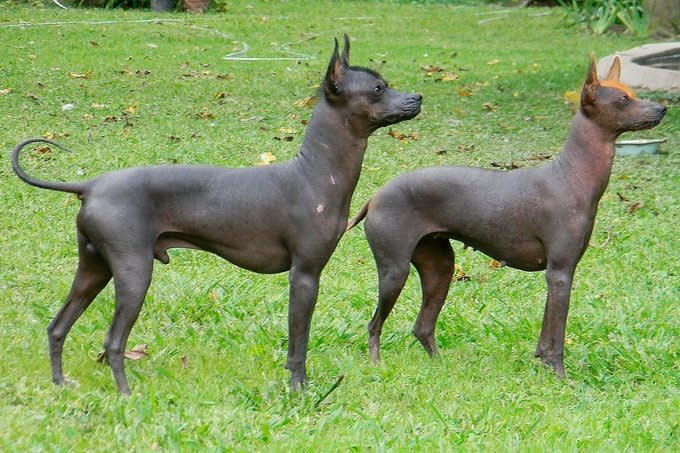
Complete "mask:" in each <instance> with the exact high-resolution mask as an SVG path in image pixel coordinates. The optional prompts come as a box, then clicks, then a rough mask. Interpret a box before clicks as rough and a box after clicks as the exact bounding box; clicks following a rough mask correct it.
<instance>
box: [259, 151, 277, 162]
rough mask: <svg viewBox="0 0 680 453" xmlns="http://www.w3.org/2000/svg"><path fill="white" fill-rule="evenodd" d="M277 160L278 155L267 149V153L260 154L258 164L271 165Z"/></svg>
mask: <svg viewBox="0 0 680 453" xmlns="http://www.w3.org/2000/svg"><path fill="white" fill-rule="evenodd" d="M275 160H276V156H275V155H274V154H272V153H270V152H269V151H267V152H266V153H262V154H260V161H259V162H258V163H257V165H270V164H271V163H272V162H274V161H275Z"/></svg>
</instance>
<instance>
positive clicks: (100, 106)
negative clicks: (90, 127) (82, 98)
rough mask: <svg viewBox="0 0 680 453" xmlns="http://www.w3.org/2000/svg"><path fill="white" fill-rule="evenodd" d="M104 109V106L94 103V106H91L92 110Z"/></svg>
mask: <svg viewBox="0 0 680 453" xmlns="http://www.w3.org/2000/svg"><path fill="white" fill-rule="evenodd" d="M105 107H106V105H105V104H96V103H95V104H92V108H93V109H103V108H105Z"/></svg>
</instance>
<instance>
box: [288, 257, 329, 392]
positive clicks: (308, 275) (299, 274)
mask: <svg viewBox="0 0 680 453" xmlns="http://www.w3.org/2000/svg"><path fill="white" fill-rule="evenodd" d="M320 274H321V269H316V268H315V267H311V268H309V267H304V266H299V265H296V264H293V266H292V267H291V269H290V272H289V275H288V282H289V284H290V299H289V301H288V361H287V363H286V368H287V369H288V370H290V389H291V391H298V390H301V389H302V387H304V385H305V383H306V381H307V374H306V368H305V360H306V357H307V341H308V340H309V328H310V324H311V321H312V313H313V312H314V306H315V305H316V298H317V296H318V294H319V276H320Z"/></svg>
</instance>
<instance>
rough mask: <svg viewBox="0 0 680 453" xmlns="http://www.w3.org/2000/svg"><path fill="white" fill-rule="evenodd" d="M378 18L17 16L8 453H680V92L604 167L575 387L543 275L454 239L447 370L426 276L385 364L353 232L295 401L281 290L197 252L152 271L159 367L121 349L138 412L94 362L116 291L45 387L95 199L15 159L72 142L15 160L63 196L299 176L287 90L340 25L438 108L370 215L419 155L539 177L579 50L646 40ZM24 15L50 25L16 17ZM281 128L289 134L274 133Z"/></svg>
mask: <svg viewBox="0 0 680 453" xmlns="http://www.w3.org/2000/svg"><path fill="white" fill-rule="evenodd" d="M393 3H394V2H393ZM2 6H3V7H4V6H5V5H4V4H3V5H2ZM388 6H389V7H388ZM388 6H386V3H385V2H367V1H346V0H345V1H331V0H296V1H283V0H269V1H264V0H247V1H234V2H231V5H230V6H229V7H228V10H227V12H226V13H222V14H216V13H211V14H203V15H200V16H189V15H183V14H182V15H180V14H174V13H171V14H168V15H166V16H163V17H168V18H170V19H172V21H166V22H158V21H149V22H139V21H140V20H149V19H154V18H158V17H159V15H158V14H157V13H152V12H150V11H141V10H123V9H115V10H105V9H90V8H88V9H78V8H74V9H72V10H70V11H62V10H59V9H57V8H51V7H50V8H43V9H35V8H32V7H27V6H25V5H23V6H16V5H15V6H12V7H8V8H3V9H2V18H0V43H2V60H1V61H0V118H1V119H2V121H0V147H1V148H2V150H3V152H2V156H3V160H2V164H0V207H1V208H0V231H1V232H2V234H0V250H2V253H0V301H1V302H0V325H1V326H2V331H1V333H0V353H2V360H0V451H3V452H4V451H7V452H15V451H19V452H24V451H26V452H28V451H63V452H67V451H75V452H80V451H87V452H100V451H101V452H108V451H135V452H137V451H142V452H146V451H209V452H212V451H248V452H249V451H267V452H268V451H274V452H276V451H303V452H306V451H324V452H325V451H329V452H346V451H416V452H418V451H422V452H430V451H465V452H467V451H470V452H475V451H490V452H496V451H528V452H542V451H546V452H575V451H586V452H591V451H593V452H617V453H618V452H626V451H634V452H665V451H668V452H676V451H680V426H679V425H678V414H679V413H680V372H679V369H678V367H679V366H680V342H679V341H678V338H680V324H679V323H678V319H680V304H679V303H678V301H680V266H679V265H678V258H677V254H678V250H680V235H678V225H680V205H679V204H678V200H679V199H680V173H679V172H678V168H680V152H679V151H678V150H680V108H679V107H678V106H677V105H674V104H671V105H669V111H668V114H667V116H666V119H665V120H664V122H663V123H662V124H661V125H659V126H658V127H657V128H656V129H654V130H652V131H647V132H645V133H644V134H643V135H642V136H643V137H666V138H668V142H667V143H665V144H664V145H663V146H662V150H663V151H665V154H661V155H657V156H647V157H642V158H624V159H619V158H617V159H615V162H614V168H613V171H612V179H611V181H610V184H609V187H608V189H607V191H606V193H605V195H604V197H603V199H602V201H601V203H600V206H599V209H598V219H597V222H596V225H595V230H594V232H593V236H592V238H591V242H592V243H593V244H594V245H596V246H597V247H591V248H590V249H589V250H588V251H587V252H586V254H585V256H584V258H583V260H582V261H581V263H580V265H579V267H578V268H577V270H576V276H575V281H574V290H573V295H572V299H571V309H570V315H569V323H568V325H567V345H566V351H565V365H566V367H567V372H568V374H569V376H570V378H569V380H567V381H564V382H563V381H559V380H557V379H555V378H554V377H553V376H552V375H551V374H550V372H549V371H548V370H546V369H545V368H544V367H543V366H542V365H541V364H540V363H539V362H537V361H536V360H535V359H534V358H533V355H532V353H533V349H534V347H535V345H536V340H537V336H538V332H539V328H540V323H541V319H542V311H543V306H544V303H545V294H546V289H545V280H544V275H543V274H542V273H527V272H520V271H516V270H513V269H509V268H501V269H495V268H493V267H491V266H490V265H489V259H488V258H487V257H486V256H484V255H482V254H481V253H479V252H474V251H473V250H471V249H464V248H463V247H462V246H461V244H459V243H454V244H453V245H454V250H455V252H456V262H457V263H458V264H459V265H460V266H461V267H462V268H463V270H464V271H465V272H466V274H467V275H468V276H469V277H470V281H460V282H455V283H453V284H452V288H451V291H450V293H449V296H448V299H447V303H446V306H445V307H444V310H443V312H442V315H441V317H440V320H439V323H438V325H437V341H438V344H439V347H440V352H441V357H440V358H439V359H438V360H430V359H429V358H428V357H427V356H426V354H425V353H424V352H423V350H422V348H421V347H420V345H419V344H418V343H417V341H416V340H415V339H414V337H413V336H412V335H411V328H412V325H413V322H414V320H415V317H416V315H417V312H418V308H419V305H420V289H419V282H418V276H417V275H415V274H413V275H411V277H410V278H409V280H408V282H407V284H406V287H405V289H404V292H403V293H402V295H401V297H400V299H399V301H398V302H397V304H396V306H395V308H394V311H393V314H392V315H391V316H390V319H389V320H388V322H387V323H386V325H385V327H384V330H383V344H384V347H383V362H382V363H381V364H379V365H375V366H374V365H371V364H370V363H369V362H368V357H367V353H366V349H367V344H366V343H367V333H366V324H367V322H368V320H369V319H370V317H371V314H372V311H373V309H374V308H375V303H376V300H375V299H376V295H377V277H376V271H375V265H374V263H373V259H372V256H371V252H370V250H369V247H368V244H367V243H366V239H365V237H364V235H363V232H362V227H361V226H359V227H357V228H356V229H353V230H351V231H349V232H348V233H347V234H345V235H344V237H343V238H342V240H341V241H340V243H339V246H338V249H337V250H336V252H335V253H334V255H333V257H332V258H331V260H330V262H329V263H328V266H327V267H326V269H325V270H324V273H323V275H322V279H321V290H320V296H319V302H318V304H317V306H316V312H315V315H314V318H313V321H312V329H311V335H310V351H309V360H308V371H309V377H310V384H309V387H308V389H307V392H306V393H305V394H304V395H289V394H288V392H287V388H286V384H287V379H288V373H287V372H286V370H284V363H285V360H286V352H287V341H286V338H287V320H286V311H287V300H288V284H287V278H286V275H285V274H279V275H258V274H254V273H251V272H247V271H244V270H241V269H238V268H236V267H235V266H233V265H230V264H229V263H227V262H225V261H224V260H221V259H219V258H217V257H215V256H213V255H210V254H208V253H200V252H197V251H190V250H172V251H171V252H170V255H171V262H170V264H169V265H167V266H163V265H160V264H157V265H156V266H155V270H154V280H153V283H152V285H151V288H150V290H149V293H148V297H147V299H146V302H145V304H144V307H143V309H142V313H141V315H140V317H139V320H138V321H137V323H136V325H135V326H134V328H133V330H132V334H131V337H130V343H129V347H130V348H131V347H133V346H135V345H137V344H142V343H144V344H148V345H149V355H148V357H147V358H145V359H142V360H139V361H128V362H127V370H128V378H129V379H130V383H131V385H132V391H133V395H132V396H131V397H130V398H122V397H119V396H118V395H116V393H115V384H114V382H113V378H112V376H111V371H110V370H109V368H108V367H107V366H105V365H103V364H99V363H98V362H97V361H96V358H97V354H98V352H99V351H101V349H102V343H103V341H104V338H105V336H106V332H107V329H108V327H109V324H110V321H111V316H112V313H113V310H114V294H113V289H112V288H111V287H109V288H107V289H106V290H105V291H104V292H103V293H102V294H101V295H100V296H99V297H98V298H97V299H96V300H95V301H94V302H93V303H92V305H91V306H90V308H89V309H88V310H87V311H86V312H85V313H84V314H83V316H82V317H81V318H80V319H79V320H78V322H77V323H76V325H75V326H74V328H73V329H72V331H71V334H70V335H69V337H68V339H67V340H66V342H65V348H64V370H65V373H66V377H67V379H68V382H69V383H68V385H66V386H65V387H61V388H58V387H55V386H54V385H52V383H51V382H50V374H49V373H50V370H49V358H48V351H47V341H46V334H45V328H46V326H47V324H48V323H49V321H50V319H51V318H52V317H53V316H54V315H55V313H56V312H57V311H58V310H59V309H60V308H61V306H62V304H63V302H64V298H65V297H66V294H67V293H68V291H69V288H70V284H71V279H72V277H73V272H74V271H75V267H76V264H77V251H76V240H75V233H76V231H75V218H76V214H77V212H78V209H79V205H80V201H79V200H78V199H77V198H76V197H74V196H70V195H67V194H63V193H56V192H51V191H45V190H39V189H36V188H33V187H29V186H27V185H26V184H24V183H23V182H21V181H20V180H18V178H17V177H16V176H15V175H14V173H13V172H12V169H11V166H10V163H9V159H8V156H9V151H10V150H11V149H12V148H13V147H14V146H15V145H16V144H17V143H18V142H19V141H21V140H22V139H24V138H28V137H33V136H43V135H47V136H50V137H54V139H55V140H57V141H60V142H62V143H64V145H66V146H68V147H69V148H71V149H73V150H74V151H75V152H74V153H60V152H57V151H54V152H53V153H52V154H49V153H44V154H41V153H30V152H29V153H27V154H26V155H25V156H24V158H23V160H22V163H23V164H24V166H25V167H26V168H27V170H28V171H29V172H30V173H31V174H33V175H35V176H39V177H43V178H46V179H54V180H64V181H65V180H77V179H86V178H91V177H94V176H95V175H98V174H101V173H103V172H106V171H109V170H114V169H120V168H125V167H130V166H133V165H154V164H163V163H166V164H172V163H181V164H213V165H223V166H234V167H244V166H252V165H256V164H257V163H258V162H260V161H261V158H260V156H261V155H262V154H263V153H266V152H270V153H272V154H273V155H275V156H276V157H277V161H278V162H280V161H285V160H287V159H291V158H293V156H294V155H295V154H296V153H297V151H298V148H299V145H300V142H301V141H302V137H303V134H304V129H305V125H304V122H306V121H308V120H309V117H310V115H311V108H310V107H309V106H308V104H307V103H305V102H298V101H304V100H306V99H307V98H308V97H309V96H313V95H314V94H315V92H316V90H317V86H318V83H319V81H320V80H321V77H322V75H323V74H324V73H325V70H326V65H327V64H328V58H329V57H330V54H331V51H332V45H333V38H334V37H340V36H341V34H342V33H343V32H347V33H348V35H349V36H350V38H351V39H352V54H351V62H352V64H355V65H361V66H367V67H370V68H373V69H376V70H378V71H379V72H380V73H381V74H382V75H383V76H384V77H385V78H386V79H387V80H388V81H389V82H390V83H391V85H393V86H395V87H397V88H399V89H401V90H408V91H413V92H420V93H422V94H423V96H424V103H423V111H422V113H421V114H420V115H419V117H418V118H416V119H415V120H412V121H409V122H405V123H401V124H399V125H396V126H394V127H393V134H392V135H390V134H389V130H384V129H383V130H379V131H378V132H377V133H376V134H374V136H373V137H371V138H370V139H369V144H368V149H367V152H366V155H365V160H364V166H363V170H362V174H361V177H360V179H359V184H358V186H357V189H356V192H355V193H354V196H353V199H352V209H351V212H352V213H355V212H356V211H357V210H358V209H359V208H360V207H361V206H362V205H363V204H364V203H365V201H366V200H367V199H368V198H369V197H370V196H371V195H372V194H373V193H374V192H375V191H376V190H377V188H378V187H380V186H381V185H383V184H384V183H385V182H387V181H388V180H390V179H391V178H393V177H394V176H396V175H397V174H399V173H401V172H404V171H407V170H410V169H413V168H417V167H423V166H429V165H477V166H483V167H490V166H491V165H492V163H495V164H497V165H498V164H500V165H508V164H513V163H514V164H515V165H519V166H525V167H526V166H532V165H538V164H539V161H540V159H542V158H545V156H547V157H548V158H549V157H550V156H553V155H554V154H555V153H557V152H558V151H559V149H560V147H561V146H562V144H563V142H564V139H565V137H566V134H567V130H568V127H569V124H570V121H571V117H572V113H571V111H570V108H569V105H568V104H567V103H566V102H565V99H564V98H563V96H564V93H565V92H566V91H571V90H577V89H579V87H580V86H581V85H582V83H583V80H584V77H585V73H586V68H587V65H588V53H589V52H590V51H591V50H592V51H594V52H595V53H596V54H597V55H598V56H604V55H608V54H611V53H613V52H614V51H615V50H621V49H627V48H631V47H635V46H637V45H640V44H641V43H642V42H643V41H642V40H641V39H639V38H635V37H633V36H630V35H621V34H604V35H602V36H598V37H597V38H596V39H594V38H593V36H592V35H591V34H584V33H581V32H580V30H578V29H576V28H574V27H565V26H564V24H563V21H562V20H561V17H560V14H556V13H558V11H556V10H541V11H536V10H533V9H532V10H527V9H523V8H513V9H506V8H498V7H495V6H494V7H487V6H477V7H474V8H473V7H466V6H455V5H444V4H390V5H388ZM537 12H538V13H539V14H536V13H537ZM546 13H549V14H546ZM490 19H493V20H490ZM133 21H136V22H133ZM26 22H31V23H33V24H35V26H23V27H8V26H9V25H13V24H18V23H26ZM58 22H62V25H38V24H55V23H58ZM518 31H526V33H521V32H518ZM244 42H245V43H247V44H248V47H249V49H250V50H249V51H248V53H247V55H248V56H253V57H274V58H275V57H280V56H287V55H288V54H286V53H285V52H283V50H290V51H295V52H298V53H301V54H305V55H307V56H309V58H310V59H308V60H300V61H276V60H270V61H267V60H264V61H262V60H261V61H229V60H224V59H223V58H222V57H223V56H224V55H226V54H229V53H233V52H237V51H241V50H243V49H244ZM423 68H426V69H427V70H424V69H423ZM435 68H439V69H440V70H435ZM639 94H640V96H642V95H643V94H642V93H639ZM657 99H660V100H664V101H665V100H667V99H668V95H667V94H663V93H661V94H658V95H657ZM676 100H677V99H676ZM65 104H72V105H73V107H72V108H71V109H70V110H66V111H64V110H62V107H63V106H64V105H65ZM282 131H285V132H282ZM284 133H285V134H286V136H291V137H293V140H292V141H286V140H277V139H275V137H279V138H280V137H282V134H284ZM401 134H403V135H404V136H405V137H406V138H405V139H404V140H403V141H402V140H397V139H395V137H394V136H397V137H399V136H400V135H401ZM629 135H630V136H629V137H628V138H638V137H640V135H638V134H629ZM409 137H410V138H409ZM414 138H415V139H414ZM541 156H544V157H541ZM617 194H621V197H619V196H618V195H617ZM626 200H627V201H626ZM633 206H636V209H633ZM631 211H634V212H631ZM608 238H609V239H608ZM340 375H344V376H345V378H344V380H343V381H342V383H341V384H340V386H339V387H338V388H337V389H336V390H335V391H334V392H333V393H331V394H330V395H329V396H328V397H327V398H326V399H325V400H324V401H323V402H322V403H321V404H320V405H318V407H317V406H316V403H317V401H318V400H319V399H320V398H321V397H322V396H323V395H324V394H325V393H326V392H327V391H328V390H329V389H330V388H331V387H332V386H333V384H334V383H335V382H336V381H337V379H338V377H339V376H340Z"/></svg>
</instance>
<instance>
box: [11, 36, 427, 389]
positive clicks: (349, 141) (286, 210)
mask: <svg viewBox="0 0 680 453" xmlns="http://www.w3.org/2000/svg"><path fill="white" fill-rule="evenodd" d="M344 44H345V47H344V50H343V53H342V56H340V55H339V54H338V42H337V40H336V41H335V49H334V51H333V56H332V58H331V60H330V63H329V65H328V70H327V73H326V77H325V80H324V82H323V84H322V89H321V90H320V92H319V102H318V104H317V106H316V107H315V109H314V113H313V114H312V118H311V120H310V122H309V127H308V128H307V131H306V133H305V137H304V141H303V143H302V147H301V149H300V152H299V153H298V155H297V156H296V158H295V159H293V160H291V161H288V162H284V163H282V164H279V165H272V166H267V167H258V168H241V169H228V168H220V167H212V166H207V165H205V166H198V165H196V166H186V165H176V166H160V167H139V168H130V169H127V170H120V171H115V172H111V173H107V174H104V175H101V176H99V177H97V178H95V179H92V180H89V181H84V182H72V183H61V182H48V181H41V180H38V179H35V178H32V177H30V176H28V175H27V174H26V173H25V172H24V171H23V170H22V169H21V167H20V166H19V152H20V151H21V149H22V148H23V147H24V146H26V145H28V144H29V143H33V142H47V143H51V144H52V145H55V146H58V147H60V145H57V144H56V143H53V142H49V141H46V140H42V139H32V140H27V141H25V142H23V143H21V144H19V145H18V146H17V147H16V149H15V150H14V153H13V155H12V164H13V167H14V171H15V172H16V173H17V175H18V176H19V177H20V178H21V179H22V180H24V181H25V182H27V183H28V184H31V185H34V186H37V187H41V188H45V189H51V190H59V191H62V192H72V193H76V194H78V197H79V198H80V200H81V201H82V207H81V209H80V212H79V214H78V219H77V228H78V253H79V262H78V269H77V271H76V275H75V279H74V281H73V286H72V288H71V292H70V293H69V295H68V297H67V299H66V303H65V305H64V307H63V308H62V309H61V311H60V312H59V313H58V314H57V315H56V317H55V318H54V319H53V320H52V322H51V323H50V325H49V327H48V329H47V333H48V339H49V347H50V361H51V364H52V380H53V381H54V382H55V383H56V384H62V383H63V382H64V374H63V371H62V349H63V343H64V339H65V338H66V335H67V334H68V332H69V330H70V329H71V327H72V326H73V324H74V323H75V322H76V320H77V319H78V318H79V317H80V315H81V314H82V313H83V312H84V311H85V310H86V309H87V307H88V306H89V305H90V303H91V302H92V300H93V299H94V298H95V297H96V296H97V294H99V292H100V291H101V290H102V289H103V288H104V287H105V286H106V285H107V283H108V282H109V280H111V278H112V277H113V282H114V286H115V295H116V307H115V311H114V315H113V321H112V323H111V328H110V330H109V333H108V335H107V337H106V341H105V343H104V348H105V354H106V357H107V358H108V361H109V365H110V366H111V370H112V371H113V376H114V378H115V380H116V384H117V385H118V390H119V391H120V392H121V393H124V394H128V393H130V388H129V386H128V381H127V378H126V376H125V367H124V363H123V353H124V351H125V345H126V343H127V339H128V336H129V334H130V329H132V326H133V324H134V323H135V320H136V319H137V316H138V315H139V312H140V310H141V308H142V303H143V302H144V296H145V295H146V292H147V289H148V288H149V284H150V282H151V273H152V270H153V260H154V258H155V259H157V260H159V261H161V262H162V263H168V261H169V257H168V254H167V249H169V248H177V247H182V248H193V249H200V250H206V251H209V252H212V253H215V254H217V255H219V256H221V257H223V258H225V259H227V260H229V261H231V262H232V263H234V264H236V265H238V266H241V267H243V268H245V269H249V270H252V271H255V272H260V273H266V274H271V273H277V272H284V271H289V274H288V280H289V283H290V300H289V303H288V330H289V338H288V361H287V363H286V368H288V369H289V370H290V373H291V378H290V385H291V389H292V390H296V389H298V388H300V387H301V386H302V385H303V384H304V382H305V380H306V371H305V359H306V356H307V342H308V338H309V328H310V323H311V318H312V312H313V310H314V306H315V304H316V299H317V295H318V290H319V276H320V274H321V271H322V270H323V268H324V266H325V265H326V263H327V262H328V259H329V258H330V256H331V254H332V253H333V250H334V249H335V246H336V245H337V243H338V241H339V240H340V237H341V236H342V234H343V232H344V231H345V226H346V225H347V215H348V213H349V205H350V200H351V197H352V193H353V192H354V188H355V186H356V184H357V181H358V179H359V172H360V171H361V163H362V160H363V157H364V151H365V150H366V145H367V140H368V137H369V136H370V135H371V133H373V132H374V131H375V130H376V129H378V128H380V127H383V126H387V125H390V124H394V123H398V122H399V121H403V120H408V119H410V118H413V117H415V116H416V115H417V114H418V113H419V112H420V104H421V100H422V97H421V96H420V95H419V94H407V93H401V92H398V91H395V90H393V89H391V88H389V87H388V85H387V83H386V82H385V80H383V78H382V77H381V76H380V75H379V74H377V73H376V72H373V71H371V70H368V69H365V68H360V67H353V66H350V65H349V40H348V38H347V35H345V43H344Z"/></svg>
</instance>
